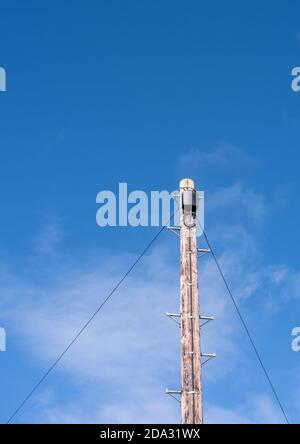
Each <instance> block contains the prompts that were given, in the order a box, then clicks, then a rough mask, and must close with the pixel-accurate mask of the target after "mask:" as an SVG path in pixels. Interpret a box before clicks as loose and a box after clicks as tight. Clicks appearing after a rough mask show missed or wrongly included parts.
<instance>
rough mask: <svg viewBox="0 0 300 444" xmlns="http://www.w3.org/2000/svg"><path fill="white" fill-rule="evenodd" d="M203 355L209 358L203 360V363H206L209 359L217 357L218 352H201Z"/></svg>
mask: <svg viewBox="0 0 300 444" xmlns="http://www.w3.org/2000/svg"><path fill="white" fill-rule="evenodd" d="M201 357H203V358H207V359H206V360H205V361H203V362H202V363H201V365H204V364H206V362H208V361H210V360H211V359H213V358H215V357H216V354H215V353H201Z"/></svg>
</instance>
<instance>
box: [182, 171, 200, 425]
mask: <svg viewBox="0 0 300 444" xmlns="http://www.w3.org/2000/svg"><path fill="white" fill-rule="evenodd" d="M179 187H180V203H179V205H180V313H181V422H182V424H202V422H203V413H202V383H201V350H200V319H199V292H198V250H197V235H196V230H197V228H196V221H197V219H196V201H197V197H196V190H195V184H194V181H193V180H191V179H183V180H181V181H180V185H179Z"/></svg>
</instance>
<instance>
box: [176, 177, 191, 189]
mask: <svg viewBox="0 0 300 444" xmlns="http://www.w3.org/2000/svg"><path fill="white" fill-rule="evenodd" d="M179 188H185V189H186V188H189V189H191V190H194V189H195V182H194V180H193V179H181V181H180V182H179Z"/></svg>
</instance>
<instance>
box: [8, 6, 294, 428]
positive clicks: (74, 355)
mask: <svg viewBox="0 0 300 444" xmlns="http://www.w3.org/2000/svg"><path fill="white" fill-rule="evenodd" d="M0 9H1V14H0V41H1V51H0V66H2V67H4V68H5V69H6V72H7V92H5V93H0V127H1V139H0V140H1V142H0V143H1V162H0V177H1V183H2V186H1V187H0V199H1V207H2V211H1V234H0V282H1V298H0V326H2V327H5V329H6V331H7V352H5V353H1V354H0V369H1V379H0V387H1V389H0V390H1V402H0V421H1V422H5V421H6V420H7V418H8V417H9V416H10V414H11V413H12V411H13V410H14V408H15V407H16V406H17V405H18V403H19V402H20V401H21V400H22V399H23V397H24V396H25V395H26V394H27V393H28V391H30V389H31V388H32V386H33V385H34V384H35V382H36V381H37V380H38V379H39V377H40V376H41V375H42V374H43V372H44V371H45V370H46V369H47V368H48V367H49V365H50V364H51V363H52V361H53V359H55V357H56V356H57V355H58V354H59V353H60V352H61V351H62V350H63V348H64V347H65V345H66V344H67V343H68V341H69V340H70V339H71V338H72V336H73V335H74V333H76V331H77V329H78V328H79V327H80V326H81V325H82V323H84V321H85V320H86V318H87V317H88V315H89V314H90V313H91V312H93V310H94V309H95V308H96V307H97V305H98V304H99V302H101V300H102V299H103V298H104V297H105V295H106V294H107V292H108V290H109V289H110V288H111V287H112V286H113V284H114V282H115V281H116V280H117V279H118V278H119V277H120V276H121V275H122V273H123V272H124V271H125V270H126V269H127V268H128V266H129V265H130V264H131V262H132V261H133V260H134V258H135V257H136V255H137V254H138V253H139V252H140V251H141V250H142V249H143V247H144V246H145V245H146V243H147V242H148V241H149V240H150V239H151V238H152V237H153V235H154V233H155V229H154V228H106V229H104V228H99V227H98V226H97V225H96V222H95V215H96V210H97V205H96V202H95V199H96V195H97V193H98V192H99V191H101V190H105V189H111V190H113V191H117V187H118V183H119V182H128V187H129V189H130V190H134V189H140V190H145V191H147V192H149V191H150V190H161V189H167V190H169V191H172V190H174V189H175V188H176V187H177V185H178V182H179V180H180V179H181V178H182V177H186V176H188V177H189V176H191V177H193V178H194V179H195V180H196V182H197V186H198V188H199V189H201V190H205V195H206V217H205V224H206V230H207V233H208V235H209V237H210V240H211V242H212V244H213V245H214V247H215V250H216V253H217V255H218V257H219V258H220V261H221V263H222V266H223V268H224V271H225V273H226V276H227V277H228V281H229V282H230V285H231V286H232V289H233V291H234V294H235V296H236V298H237V300H238V301H239V305H240V307H241V310H242V312H243V314H244V316H245V318H246V319H247V322H248V324H249V328H250V330H251V332H252V333H253V336H254V338H255V341H256V343H257V346H258V348H259V350H260V352H261V354H262V356H263V357H264V361H265V364H266V367H267V368H268V370H269V372H270V374H271V377H272V379H273V382H274V384H275V386H276V388H277V390H278V393H279V395H280V398H281V399H282V402H283V404H284V406H285V407H286V410H287V412H288V415H289V417H290V419H291V421H292V422H300V415H299V368H300V367H299V365H300V355H299V354H297V353H295V352H292V351H291V330H292V328H293V327H295V326H298V325H299V324H300V319H299V314H298V313H299V308H300V294H299V290H298V288H299V285H298V284H299V283H300V265H299V260H298V257H299V253H298V248H297V245H298V243H299V241H300V239H299V237H300V233H299V229H298V227H299V223H300V212H299V210H298V205H297V196H298V195H299V192H300V181H299V153H298V148H299V146H298V144H299V129H300V123H299V122H300V120H299V119H300V93H295V92H293V91H292V89H291V81H292V77H291V70H292V68H293V67H295V66H299V65H300V23H299V19H298V17H299V12H300V6H299V4H297V2H296V1H290V2H289V4H287V3H286V2H283V1H279V2H276V4H272V8H270V5H269V4H268V3H267V2H265V4H262V3H261V2H258V1H256V0H255V1H253V2H251V3H248V4H245V3H243V4H241V2H238V1H228V2H226V4H225V3H224V2H221V1H218V2H214V3H213V4H208V3H207V2H199V1H193V0H192V1H189V2H181V1H176V0H175V1H174V0H173V1H167V0H164V1H156V0H154V1H151V2H150V1H143V2H140V1H133V0H130V1H115V0H112V1H110V2H104V1H100V2H99V1H92V0H90V1H89V2H83V1H72V2H71V1H64V2H58V1H55V0H54V1H51V2H49V1H44V2H42V3H41V2H38V1H28V2H26V3H25V2H21V1H11V2H3V1H1V2H0ZM178 272H179V270H178V239H177V237H176V236H175V235H174V236H173V235H172V234H171V233H164V234H163V235H162V237H161V238H160V239H159V241H158V242H157V244H156V245H155V247H154V248H153V250H152V251H151V252H150V253H149V255H148V256H147V257H146V258H145V260H144V261H143V263H141V264H139V266H138V268H137V269H136V270H135V272H134V273H133V274H132V276H131V277H130V279H129V280H128V281H127V282H126V283H125V284H124V286H123V287H122V289H120V291H118V293H117V294H115V296H114V298H113V300H112V301H111V302H110V303H109V304H108V305H107V306H106V307H105V309H104V310H103V312H101V313H100V314H99V316H98V317H97V319H96V320H95V322H94V323H93V325H92V326H91V328H90V329H89V330H88V331H87V332H86V333H85V334H84V335H83V336H82V338H81V339H80V340H79V341H78V343H77V344H76V345H75V346H74V348H72V350H70V352H69V353H68V355H67V356H66V357H65V359H64V360H63V361H62V362H61V363H60V364H59V366H58V367H57V369H56V370H55V372H53V374H51V376H50V377H49V378H48V379H47V381H45V383H44V384H43V385H42V386H41V387H40V389H39V391H38V392H37V393H36V395H35V396H33V397H32V399H31V400H30V401H29V402H28V403H27V404H26V405H25V406H24V408H23V409H22V411H21V412H20V413H19V415H18V416H17V418H16V419H15V421H16V422H174V421H178V420H179V416H180V412H179V409H178V406H177V404H176V403H175V402H173V401H172V400H171V399H168V398H167V397H166V396H165V395H164V389H165V388H166V387H169V388H178V384H179V355H178V353H179V350H178V331H177V328H176V325H173V324H172V323H170V322H168V320H167V319H165V318H164V316H163V314H164V312H166V311H168V310H169V311H172V310H174V311H176V310H177V309H178V302H179V294H178ZM200 286H201V305H202V307H203V310H205V311H207V312H208V314H211V313H212V314H215V316H216V321H215V323H214V324H212V325H209V326H207V328H206V329H205V330H204V331H203V347H205V348H206V351H209V352H210V351H216V352H217V354H218V358H217V360H215V361H214V362H210V363H209V364H207V365H206V366H205V369H204V398H205V399H204V400H205V403H204V412H205V419H206V421H207V422H218V421H223V422H280V421H282V418H281V415H280V412H279V411H278V409H277V406H276V404H275V403H274V400H273V398H272V394H271V393H270V389H269V387H268V386H267V384H266V381H265V379H264V376H263V374H262V372H261V370H260V369H259V367H258V364H257V362H256V358H255V356H254V355H253V352H252V350H251V349H250V347H249V343H248V342H247V338H246V337H245V334H244V332H243V330H242V328H241V326H240V324H239V321H238V319H237V317H236V315H235V313H234V310H233V307H232V305H231V303H230V301H229V299H228V296H227V295H226V292H225V289H224V287H223V285H222V282H221V281H220V278H219V276H218V274H217V271H216V269H215V266H214V264H213V263H212V262H211V260H210V259H209V258H205V260H202V261H201V263H200ZM75 406H76V407H75Z"/></svg>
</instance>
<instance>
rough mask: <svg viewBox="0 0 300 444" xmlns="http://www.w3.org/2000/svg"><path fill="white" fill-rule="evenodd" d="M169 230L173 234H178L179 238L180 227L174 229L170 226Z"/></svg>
mask: <svg viewBox="0 0 300 444" xmlns="http://www.w3.org/2000/svg"><path fill="white" fill-rule="evenodd" d="M167 230H170V231H172V232H173V233H175V234H177V236H179V231H180V227H172V226H170V225H168V226H167Z"/></svg>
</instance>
